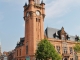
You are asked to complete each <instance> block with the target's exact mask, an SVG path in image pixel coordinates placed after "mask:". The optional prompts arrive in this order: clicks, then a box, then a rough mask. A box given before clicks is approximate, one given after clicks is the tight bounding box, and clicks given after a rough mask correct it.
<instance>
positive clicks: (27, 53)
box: [26, 43, 28, 54]
mask: <svg viewBox="0 0 80 60" xmlns="http://www.w3.org/2000/svg"><path fill="white" fill-rule="evenodd" d="M26 54H28V43H26Z"/></svg>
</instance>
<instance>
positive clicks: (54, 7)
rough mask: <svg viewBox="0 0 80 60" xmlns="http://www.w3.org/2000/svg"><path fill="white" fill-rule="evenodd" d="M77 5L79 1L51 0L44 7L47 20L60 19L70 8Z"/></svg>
mask: <svg viewBox="0 0 80 60" xmlns="http://www.w3.org/2000/svg"><path fill="white" fill-rule="evenodd" d="M78 5H80V0H53V1H52V2H51V3H48V4H47V5H46V15H47V18H50V17H61V16H63V15H65V14H66V13H69V12H70V11H71V8H72V6H74V7H75V6H78ZM74 7H73V8H74Z"/></svg>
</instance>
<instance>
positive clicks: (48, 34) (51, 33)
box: [45, 27, 75, 41]
mask: <svg viewBox="0 0 80 60" xmlns="http://www.w3.org/2000/svg"><path fill="white" fill-rule="evenodd" d="M59 31H60V29H56V28H50V27H47V28H46V29H45V35H46V37H47V38H54V34H55V33H56V32H59ZM69 36H70V40H71V41H75V36H71V35H69Z"/></svg>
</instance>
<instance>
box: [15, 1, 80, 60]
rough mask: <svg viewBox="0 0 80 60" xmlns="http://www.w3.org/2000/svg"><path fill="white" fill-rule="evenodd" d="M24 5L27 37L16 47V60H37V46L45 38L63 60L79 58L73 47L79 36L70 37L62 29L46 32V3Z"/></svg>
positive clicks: (36, 2) (31, 2)
mask: <svg viewBox="0 0 80 60" xmlns="http://www.w3.org/2000/svg"><path fill="white" fill-rule="evenodd" d="M28 2H29V4H27V3H25V5H24V21H25V37H23V38H20V41H19V42H18V43H17V45H16V47H15V55H14V56H15V59H16V60H26V59H30V60H35V52H36V48H37V44H38V43H39V41H40V40H41V39H44V36H46V37H47V38H48V40H49V41H50V42H51V43H52V44H53V45H54V46H55V49H56V51H57V52H58V53H60V54H61V55H62V57H63V60H73V59H75V58H76V57H78V60H79V59H80V57H79V55H78V56H76V55H75V54H74V50H73V46H74V45H75V44H76V43H79V42H76V41H77V40H78V36H69V35H68V34H67V32H66V31H65V30H64V28H63V27H62V28H61V29H54V28H50V27H47V28H46V30H45V31H44V18H45V3H44V2H43V0H42V1H41V2H40V0H28Z"/></svg>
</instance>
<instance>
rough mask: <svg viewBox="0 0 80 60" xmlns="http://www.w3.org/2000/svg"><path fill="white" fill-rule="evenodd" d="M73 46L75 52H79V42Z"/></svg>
mask: <svg viewBox="0 0 80 60" xmlns="http://www.w3.org/2000/svg"><path fill="white" fill-rule="evenodd" d="M73 48H74V51H75V52H76V53H80V44H75V46H74V47H73Z"/></svg>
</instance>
